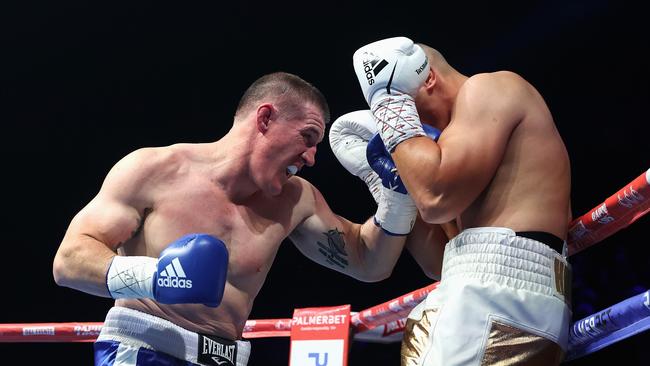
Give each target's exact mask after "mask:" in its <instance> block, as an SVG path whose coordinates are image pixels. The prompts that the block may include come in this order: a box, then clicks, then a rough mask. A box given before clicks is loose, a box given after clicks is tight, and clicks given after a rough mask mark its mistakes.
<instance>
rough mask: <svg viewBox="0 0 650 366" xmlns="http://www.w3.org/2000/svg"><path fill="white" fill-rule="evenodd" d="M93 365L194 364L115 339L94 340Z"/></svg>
mask: <svg viewBox="0 0 650 366" xmlns="http://www.w3.org/2000/svg"><path fill="white" fill-rule="evenodd" d="M94 348H95V366H135V365H139V366H145V365H163V366H195V365H197V364H195V363H192V362H189V361H185V360H181V359H178V358H176V357H174V356H170V355H168V354H166V353H162V352H158V351H154V350H151V349H148V348H144V347H134V346H130V345H128V344H124V343H120V342H116V341H101V342H95V344H94Z"/></svg>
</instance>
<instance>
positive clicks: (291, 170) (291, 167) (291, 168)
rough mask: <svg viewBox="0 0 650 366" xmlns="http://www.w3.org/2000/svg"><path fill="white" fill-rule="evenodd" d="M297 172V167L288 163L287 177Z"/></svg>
mask: <svg viewBox="0 0 650 366" xmlns="http://www.w3.org/2000/svg"><path fill="white" fill-rule="evenodd" d="M296 173H298V167H297V166H295V165H289V166H288V167H287V177H291V176H293V175H296Z"/></svg>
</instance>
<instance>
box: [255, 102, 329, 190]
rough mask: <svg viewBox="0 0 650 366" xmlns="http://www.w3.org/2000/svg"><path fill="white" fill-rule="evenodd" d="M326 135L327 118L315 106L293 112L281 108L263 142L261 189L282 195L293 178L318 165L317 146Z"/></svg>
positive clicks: (306, 106)
mask: <svg viewBox="0 0 650 366" xmlns="http://www.w3.org/2000/svg"><path fill="white" fill-rule="evenodd" d="M324 135H325V123H324V119H323V116H322V114H321V113H320V111H319V109H318V108H316V107H314V106H313V105H312V104H310V103H305V104H303V105H302V106H300V108H298V109H297V110H292V111H291V112H289V113H284V112H283V111H282V110H281V109H278V111H277V116H276V118H274V119H273V120H272V121H271V122H270V123H269V125H268V130H267V132H266V134H265V136H264V137H265V140H263V141H264V145H265V146H263V148H264V151H263V154H264V155H263V158H262V159H260V165H259V167H258V168H259V169H260V173H261V176H260V182H259V185H260V188H261V189H262V190H264V191H265V192H266V193H267V194H269V195H272V196H275V195H278V194H280V193H281V191H282V186H283V185H284V184H285V183H286V182H287V181H288V180H289V178H291V177H292V176H293V175H295V174H296V173H297V172H298V171H299V170H300V169H302V168H303V167H304V166H313V165H314V164H315V163H316V146H317V145H318V143H320V142H321V141H322V140H323V136H324Z"/></svg>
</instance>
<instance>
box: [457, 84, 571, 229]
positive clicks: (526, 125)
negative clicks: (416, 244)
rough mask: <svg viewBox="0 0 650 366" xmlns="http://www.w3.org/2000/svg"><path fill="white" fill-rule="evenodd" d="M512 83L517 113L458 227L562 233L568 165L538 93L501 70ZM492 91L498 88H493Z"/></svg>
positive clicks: (561, 143)
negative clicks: (487, 176)
mask: <svg viewBox="0 0 650 366" xmlns="http://www.w3.org/2000/svg"><path fill="white" fill-rule="evenodd" d="M497 74H498V75H496V76H494V77H499V78H506V79H507V80H506V81H505V82H506V83H508V84H510V85H514V89H515V91H514V92H515V93H517V96H518V98H517V103H516V104H513V106H514V107H515V108H519V109H520V110H519V111H517V113H514V115H520V116H523V117H522V118H520V119H519V120H518V121H510V122H509V123H513V126H514V129H513V130H512V133H511V135H510V138H509V139H508V143H507V146H506V149H505V151H504V154H503V157H502V160H501V162H500V163H499V165H498V167H497V169H496V172H495V174H494V177H493V178H492V180H491V181H490V183H489V184H488V185H487V187H486V188H485V190H484V191H483V192H482V193H481V194H480V196H479V197H478V199H477V200H476V201H474V202H473V203H472V204H471V205H470V206H469V207H468V209H467V210H465V212H464V213H463V215H462V216H461V224H462V226H463V227H476V226H503V227H509V228H512V229H513V230H515V231H546V232H549V233H552V234H554V235H556V236H558V237H560V238H564V237H565V233H566V227H567V224H568V222H569V219H570V218H569V217H568V215H569V211H570V209H569V207H570V206H569V195H570V165H569V158H568V153H567V151H566V148H565V146H564V143H563V141H562V138H561V136H560V134H559V133H558V131H557V129H556V127H555V124H554V121H553V118H552V116H551V113H550V112H549V109H548V107H547V106H546V103H545V102H544V100H543V98H542V97H541V95H540V94H539V93H538V92H537V91H536V90H535V89H534V88H533V87H532V86H531V85H530V84H529V83H527V82H526V81H525V80H523V79H522V78H520V77H519V76H517V75H515V74H513V73H508V72H502V73H497ZM496 92H498V90H497V91H496Z"/></svg>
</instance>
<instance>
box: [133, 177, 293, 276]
mask: <svg viewBox="0 0 650 366" xmlns="http://www.w3.org/2000/svg"><path fill="white" fill-rule="evenodd" d="M284 205H287V203H285V202H282V200H279V199H270V198H265V197H259V198H255V197H253V198H251V199H250V200H248V201H247V202H245V203H243V204H242V203H240V204H235V203H233V202H231V201H230V200H229V199H228V198H227V196H226V195H225V194H224V193H223V191H222V190H221V189H219V188H218V187H217V186H216V185H215V184H213V183H212V182H211V181H209V180H207V179H197V178H193V179H191V180H190V179H185V180H179V181H175V182H173V184H170V185H169V186H167V187H164V189H161V190H160V192H159V193H158V194H156V199H155V200H154V204H153V207H151V208H148V209H147V210H146V211H145V214H144V217H143V220H142V226H141V228H140V232H139V234H138V235H137V236H136V237H134V241H135V243H133V244H135V245H136V246H137V247H139V248H140V250H142V249H143V248H144V249H145V250H146V255H149V256H154V257H155V256H158V255H159V253H160V252H161V251H162V250H163V249H165V248H166V247H167V245H169V243H171V242H172V241H174V240H176V239H178V238H179V237H181V236H183V235H186V234H188V233H206V234H210V235H213V236H215V237H217V238H219V239H221V240H222V241H223V242H224V243H226V246H227V247H228V251H229V268H228V273H229V278H230V280H231V281H232V280H236V278H237V277H239V276H242V277H246V278H251V276H254V275H256V274H257V275H259V276H260V277H261V278H262V280H263V277H265V276H266V273H267V272H268V270H269V268H270V266H271V264H272V262H273V259H274V257H275V254H276V252H277V250H278V247H279V245H280V243H281V242H282V240H283V239H284V238H285V237H286V236H287V235H288V232H289V231H290V230H291V229H292V228H293V227H294V226H295V224H293V223H292V217H291V209H290V208H289V207H283V206H284Z"/></svg>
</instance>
